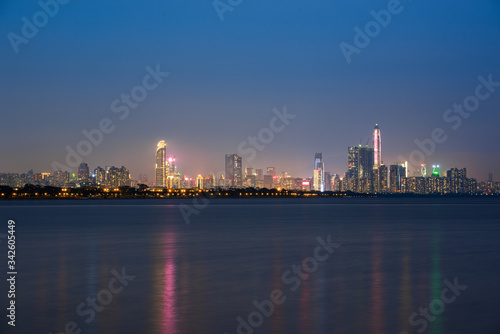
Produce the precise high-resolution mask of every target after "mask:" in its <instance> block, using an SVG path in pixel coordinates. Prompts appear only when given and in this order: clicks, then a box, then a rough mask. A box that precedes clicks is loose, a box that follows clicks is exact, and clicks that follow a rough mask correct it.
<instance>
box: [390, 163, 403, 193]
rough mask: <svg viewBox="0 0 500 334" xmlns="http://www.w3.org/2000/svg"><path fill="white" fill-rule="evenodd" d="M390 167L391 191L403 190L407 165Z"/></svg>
mask: <svg viewBox="0 0 500 334" xmlns="http://www.w3.org/2000/svg"><path fill="white" fill-rule="evenodd" d="M389 169H390V170H389V174H390V181H391V184H390V187H391V193H397V192H401V191H402V181H403V178H406V167H405V165H404V164H400V165H391V166H390V167H389Z"/></svg>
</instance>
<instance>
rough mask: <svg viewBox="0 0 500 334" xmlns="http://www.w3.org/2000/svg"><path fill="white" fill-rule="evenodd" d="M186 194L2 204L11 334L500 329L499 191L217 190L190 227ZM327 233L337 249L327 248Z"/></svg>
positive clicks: (2, 328)
mask: <svg viewBox="0 0 500 334" xmlns="http://www.w3.org/2000/svg"><path fill="white" fill-rule="evenodd" d="M180 203H184V204H186V205H192V204H193V203H192V201H177V200H167V201H163V200H97V201H93V200H86V201H83V200H75V201H19V202H13V201H10V202H0V219H1V222H0V234H1V233H3V234H5V233H7V221H8V219H13V220H15V221H16V242H17V244H16V247H17V249H16V262H17V272H18V276H17V282H16V306H17V307H16V327H15V329H13V328H11V327H10V326H8V325H7V320H8V319H7V318H6V316H5V315H6V311H5V308H6V307H7V303H8V299H7V296H6V293H7V291H8V286H7V284H6V281H5V280H2V283H0V291H1V293H0V296H1V297H0V302H1V303H2V305H1V308H2V309H3V310H4V311H3V313H2V314H3V315H2V320H1V323H0V332H1V333H35V332H36V333H54V334H55V333H61V332H63V333H79V332H78V330H81V333H106V334H112V333H119V334H124V333H172V334H173V333H189V334H191V333H218V334H224V333H225V332H227V333H229V334H234V333H238V325H239V323H238V321H237V319H238V317H241V319H244V320H243V321H245V323H246V324H245V325H240V330H239V332H240V333H250V332H252V331H253V333H284V334H290V333H302V334H305V333H311V334H312V333H314V334H316V333H400V332H402V331H406V332H408V333H419V331H422V332H423V333H500V320H499V318H498V314H499V311H500V303H499V299H500V287H499V279H498V278H499V274H500V242H499V240H500V239H499V237H500V224H499V223H500V217H499V214H500V210H499V208H500V205H499V204H500V200H494V199H230V200H223V199H220V200H212V201H211V202H210V203H209V204H208V206H207V207H206V208H201V209H200V210H199V214H197V215H192V216H191V217H190V224H186V223H185V221H184V220H183V217H182V215H181V214H180V211H179V208H178V204H180ZM328 236H330V238H331V242H333V243H339V244H340V246H339V245H336V246H335V247H333V248H332V249H331V250H332V253H331V254H330V253H329V252H328V251H327V250H325V249H324V248H320V249H319V250H318V251H316V248H317V247H318V246H319V245H320V244H319V243H318V240H317V239H318V238H322V240H324V241H325V242H326V240H327V238H328ZM0 241H1V244H0V247H1V249H2V252H1V254H4V255H2V257H1V258H0V263H1V265H0V268H1V271H2V275H6V274H5V273H6V272H7V269H6V262H7V254H6V241H7V240H6V239H5V235H0ZM337 246H338V247H337ZM315 252H316V255H317V256H319V257H321V259H322V261H318V260H313V259H312V258H314V256H315ZM307 258H309V259H307ZM304 259H307V260H306V263H305V265H307V266H308V267H307V268H308V269H309V271H310V273H309V274H308V275H309V276H308V277H307V278H306V276H305V275H304V273H303V271H300V272H298V273H300V275H302V278H301V277H300V276H299V274H295V273H294V272H293V271H292V268H293V267H292V266H294V265H296V266H298V265H301V264H302V263H303V260H304ZM315 264H317V266H316V265H315ZM113 270H115V274H113V272H112V271H113ZM122 270H124V271H125V275H129V276H133V277H128V278H125V279H123V278H122V281H123V282H121V281H119V280H116V278H115V277H116V275H118V276H119V275H120V273H121V272H122ZM283 275H285V277H284V278H283ZM132 278H133V279H132ZM455 279H456V280H457V283H456V284H458V285H460V286H461V287H459V289H458V290H457V291H456V293H454V292H453V291H452V290H451V289H448V290H446V291H445V293H444V298H446V300H447V301H448V303H445V302H443V301H442V292H443V289H445V288H446V287H447V286H446V285H445V284H444V283H443V281H444V280H448V281H449V282H450V284H453V283H454V280H455ZM110 283H111V285H110ZM463 286H466V288H464V287H463ZM292 288H296V289H295V290H294V291H292ZM275 289H276V290H280V291H282V294H281V295H274V297H277V296H279V297H280V298H275V301H276V302H280V303H281V304H280V305H277V304H273V303H272V302H265V301H266V300H270V299H271V297H270V295H271V293H272V291H273V290H275ZM111 290H113V291H111ZM274 293H278V292H276V291H275V292H274ZM97 296H98V297H99V298H98V299H97V300H95V304H93V305H94V307H95V308H96V309H93V308H92V306H91V305H92V302H93V300H94V299H93V298H96V297H97ZM451 300H453V301H451ZM254 301H256V303H257V304H261V303H262V302H263V301H264V304H262V305H264V307H265V308H264V309H263V311H262V312H260V311H258V308H257V307H256V306H255V305H254V304H253V303H254ZM270 304H271V305H272V308H273V309H272V310H271V307H270V306H269V305H270ZM429 304H431V306H432V309H433V311H434V312H435V313H436V314H437V315H433V313H432V311H429V312H430V313H429V315H428V317H429V320H427V319H426V318H425V316H423V315H419V314H418V311H419V308H421V307H422V308H429ZM443 308H444V309H443ZM271 311H272V312H271ZM257 312H259V313H257ZM414 312H417V314H416V315H414V316H415V317H414V318H413V321H414V325H413V326H412V325H410V324H409V318H410V317H411V316H412V314H413V313H414ZM262 313H267V314H268V315H269V317H268V316H266V315H261V314H262ZM249 316H250V319H249ZM241 326H243V327H241ZM65 328H66V330H65Z"/></svg>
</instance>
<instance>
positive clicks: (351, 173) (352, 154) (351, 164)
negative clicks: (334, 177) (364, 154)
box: [345, 146, 359, 192]
mask: <svg viewBox="0 0 500 334" xmlns="http://www.w3.org/2000/svg"><path fill="white" fill-rule="evenodd" d="M358 165H359V147H357V146H349V147H348V148H347V172H346V175H345V178H346V180H347V190H350V191H354V192H356V191H358V178H359V172H358Z"/></svg>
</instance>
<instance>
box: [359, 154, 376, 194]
mask: <svg viewBox="0 0 500 334" xmlns="http://www.w3.org/2000/svg"><path fill="white" fill-rule="evenodd" d="M373 158H374V154H373V148H371V147H360V148H359V153H358V173H359V181H358V192H362V193H372V192H373Z"/></svg>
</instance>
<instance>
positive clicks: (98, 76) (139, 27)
mask: <svg viewBox="0 0 500 334" xmlns="http://www.w3.org/2000/svg"><path fill="white" fill-rule="evenodd" d="M43 1H45V0H43ZM222 2H223V3H226V4H227V0H225V1H222ZM232 2H233V3H237V2H238V1H237V0H232ZM389 2H390V1H387V0H385V1H359V0H336V1H315V0H307V1H305V0H304V1H295V0H290V1H286V2H285V1H280V2H276V1H264V0H244V1H242V2H241V4H239V5H237V6H236V7H233V10H232V11H226V12H225V13H224V14H223V17H224V20H223V21H221V20H220V18H219V15H218V13H217V11H216V10H215V8H214V5H213V3H212V1H211V0H206V1H185V0H183V1H181V0H174V1H172V0H170V1H165V0H163V1H129V0H120V1H115V0H110V1H105V2H102V1H99V2H98V1H91V0H90V1H74V0H73V1H69V2H68V3H67V4H64V5H60V8H59V11H58V13H57V14H55V15H54V17H49V18H48V22H47V24H46V25H45V26H42V27H40V28H38V33H37V34H36V35H35V36H34V37H32V38H28V39H27V40H28V42H27V43H24V44H19V45H18V53H16V52H15V51H14V47H13V46H12V44H11V42H10V41H9V37H8V34H9V33H10V32H12V33H15V34H17V35H19V36H22V31H21V30H22V27H23V24H24V23H23V21H22V18H23V17H26V18H28V20H29V21H31V22H32V21H33V15H34V14H35V13H37V12H38V11H40V10H41V7H40V5H39V4H38V3H37V2H36V1H11V0H3V1H1V2H0V36H1V43H0V54H1V62H0V73H1V75H0V85H1V88H2V89H1V91H0V102H1V107H0V108H1V109H0V110H1V116H2V117H1V122H0V133H1V135H0V136H1V138H0V139H1V140H0V157H1V160H0V172H26V171H27V170H29V169H33V170H34V171H35V172H50V171H52V167H51V165H52V163H53V162H54V161H59V162H61V163H64V164H65V157H66V146H68V145H69V146H70V147H73V148H75V147H76V145H77V144H78V143H79V142H80V141H81V140H84V139H85V137H84V135H83V134H82V130H84V129H87V130H91V129H94V128H97V127H99V122H100V121H101V120H102V119H104V118H109V119H110V120H111V121H112V122H113V126H115V129H114V131H113V132H111V133H109V134H105V135H104V137H103V140H102V144H100V145H98V146H94V147H93V148H92V153H91V154H90V155H88V156H87V157H84V161H86V162H87V163H89V165H90V167H91V168H92V169H93V168H95V167H96V166H97V165H100V166H103V167H104V166H106V165H116V166H122V165H124V166H126V167H128V168H129V169H130V170H131V174H132V177H135V178H137V177H138V175H139V173H146V174H147V175H148V177H149V179H150V180H152V179H153V168H154V152H155V148H156V144H157V142H158V141H160V140H165V141H166V142H167V145H168V146H167V152H168V154H171V155H175V156H176V157H177V161H178V166H179V169H180V170H181V171H182V172H183V173H186V174H188V175H190V176H195V175H197V174H199V173H201V174H203V175H206V174H207V173H209V172H218V171H220V170H221V169H223V168H224V155H225V154H226V153H238V149H237V148H238V146H239V145H240V143H242V142H243V141H245V140H246V139H247V137H248V136H255V135H257V134H258V133H259V131H260V130H261V129H262V128H265V127H269V122H270V120H271V119H272V118H273V116H274V114H273V112H272V110H273V109H274V108H276V109H278V110H282V109H283V107H284V106H286V109H287V110H288V113H290V114H294V115H296V117H295V118H294V119H293V120H291V121H290V124H288V125H287V126H286V127H285V129H284V130H283V131H281V132H279V133H275V135H274V140H272V141H271V142H270V143H269V144H266V145H265V148H264V149H263V150H262V151H260V152H258V153H257V156H256V158H255V160H254V161H252V162H251V164H250V165H251V166H252V167H255V168H265V167H267V166H275V167H276V168H277V169H278V170H279V171H282V170H286V171H287V172H288V173H289V174H291V175H293V176H296V177H311V176H312V169H313V158H314V154H315V152H322V153H323V158H324V161H325V168H326V171H329V172H332V173H338V174H341V175H343V173H344V172H345V170H346V168H347V147H348V146H350V145H359V143H360V142H362V143H363V145H365V144H366V142H367V140H368V139H371V136H372V131H373V127H374V125H375V123H378V124H379V126H380V129H381V134H382V159H383V161H384V163H385V164H386V165H389V164H392V163H394V162H395V161H397V160H399V157H400V156H403V157H408V156H409V154H410V153H411V152H412V151H413V150H415V149H416V148H417V146H416V145H415V143H414V141H415V139H419V140H422V139H424V138H430V137H431V133H432V131H433V130H434V129H435V128H442V129H443V130H444V132H445V133H446V135H447V136H448V138H447V140H446V141H445V142H444V143H439V144H436V150H435V153H433V154H431V155H430V156H427V157H426V161H425V162H426V163H427V164H428V165H432V164H440V165H441V167H442V169H443V170H446V169H449V168H451V167H459V168H462V167H466V168H467V170H468V176H470V177H477V178H478V179H479V180H484V179H486V178H487V176H488V172H489V171H491V172H493V174H494V177H495V179H496V180H498V176H499V175H500V155H499V150H498V143H499V142H500V131H499V130H498V129H499V125H500V108H499V106H500V87H497V88H496V91H495V92H493V93H491V96H490V97H489V98H487V99H485V100H484V101H481V102H480V105H479V107H478V109H477V110H475V111H474V112H471V113H470V117H468V118H466V119H463V122H462V124H461V126H460V127H459V128H458V129H456V130H454V129H452V127H451V125H453V124H454V123H453V122H452V123H447V122H445V121H444V120H443V114H445V111H446V110H447V109H448V108H451V107H452V106H453V104H455V103H457V104H459V103H463V101H464V99H466V98H467V97H468V96H470V95H474V93H475V90H476V87H477V86H478V84H479V83H480V82H479V81H478V79H477V77H478V76H483V77H484V78H487V77H488V76H489V75H490V74H491V75H492V78H493V81H497V82H500V61H499V60H500V1H498V0H474V1H473V0H470V1H461V0H453V1H452V0H443V1H439V2H436V1H430V0H413V1H409V0H405V1H401V3H400V5H399V7H398V8H399V13H398V14H393V15H392V17H391V22H390V23H389V24H387V25H386V27H382V28H381V30H380V32H379V33H378V34H375V36H374V37H372V38H371V41H370V43H369V44H368V45H367V46H366V47H364V48H362V49H360V52H359V53H354V54H352V57H351V62H350V63H348V62H347V61H346V58H345V57H344V55H343V53H342V51H341V48H340V47H339V45H340V43H342V42H345V43H349V44H351V45H354V41H353V40H354V37H355V34H356V33H355V30H354V28H355V27H360V28H361V30H364V29H365V25H366V24H367V23H368V22H370V21H373V20H374V18H373V17H372V15H371V14H370V11H375V12H378V11H380V10H383V9H387V8H388V3H389ZM11 36H12V35H11ZM158 64H159V65H160V68H161V71H164V72H168V73H169V75H168V77H165V78H163V81H162V82H161V83H160V84H159V85H158V87H157V88H156V89H153V90H151V91H148V93H147V94H148V95H147V97H146V98H145V99H144V100H143V101H142V102H140V103H139V104H138V106H137V107H136V108H135V109H130V113H129V115H128V117H126V118H125V119H123V120H121V119H120V118H119V116H120V115H121V114H120V113H114V112H113V111H112V109H111V107H110V105H111V103H112V102H113V101H114V100H115V99H117V98H120V96H121V94H122V93H125V94H130V92H131V90H132V89H133V88H134V87H136V86H137V85H142V82H143V78H144V76H145V75H147V74H148V71H147V70H146V67H147V66H150V67H151V68H153V69H154V68H155V67H156V66H157V65H158ZM151 82H153V81H151ZM483 92H487V90H484V91H483ZM370 145H372V143H370ZM243 157H244V158H245V156H243ZM247 165H248V164H247Z"/></svg>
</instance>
